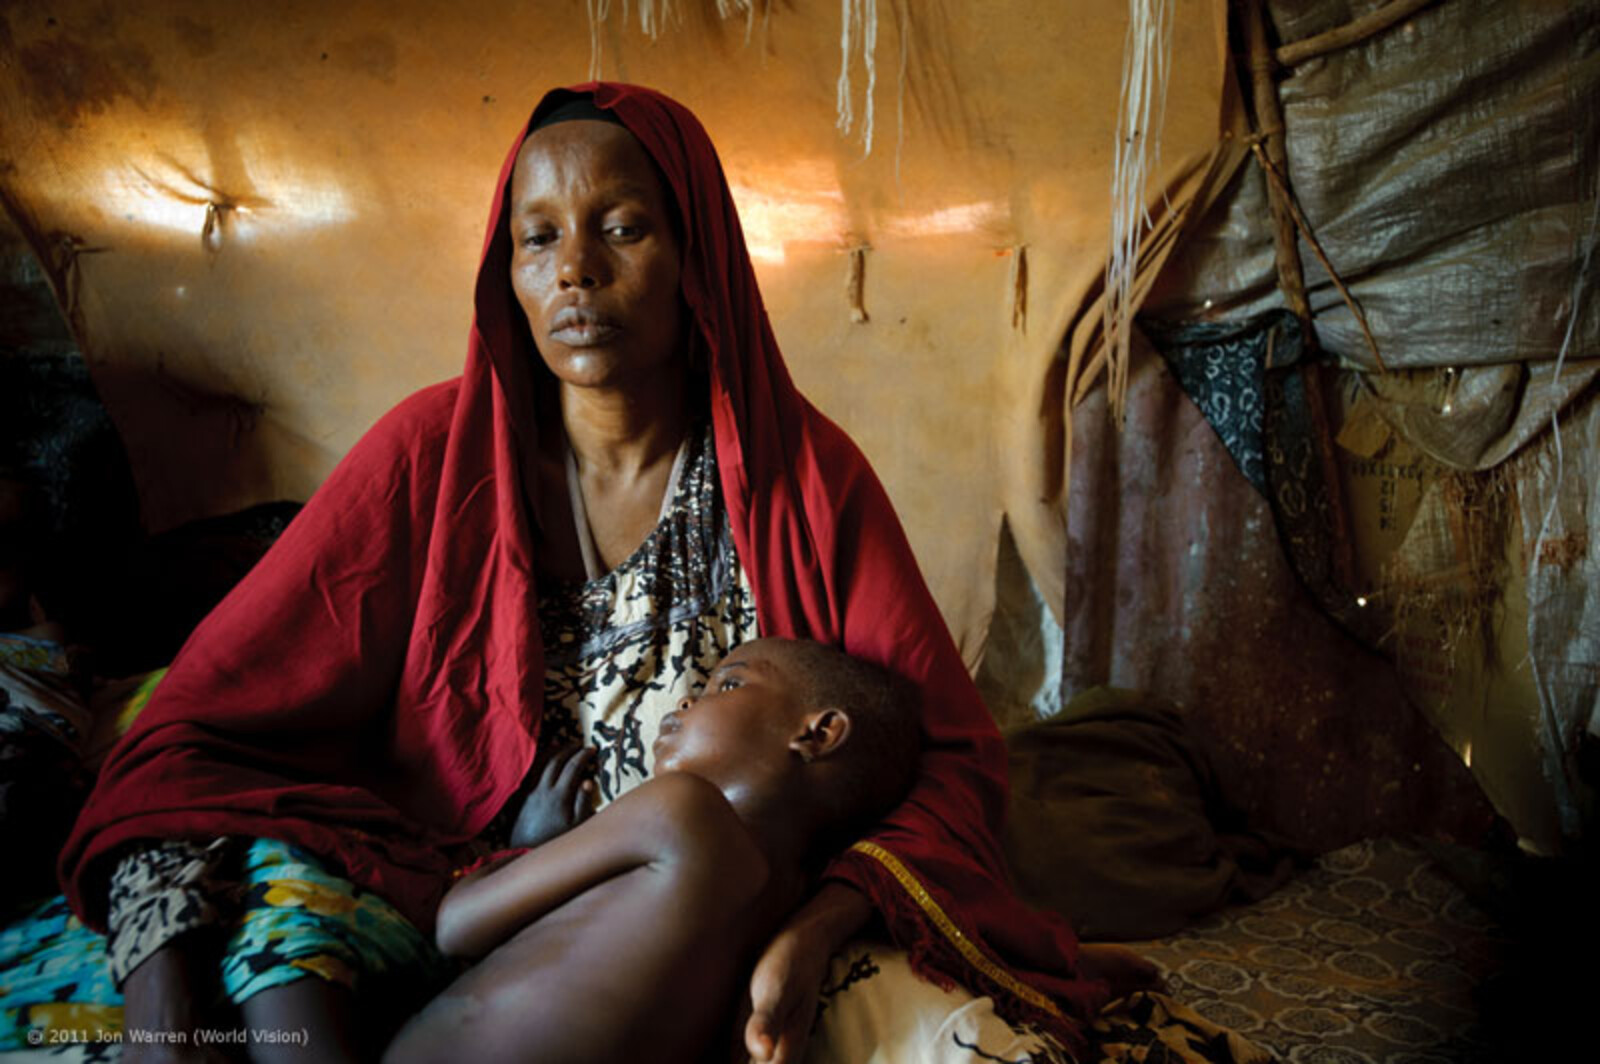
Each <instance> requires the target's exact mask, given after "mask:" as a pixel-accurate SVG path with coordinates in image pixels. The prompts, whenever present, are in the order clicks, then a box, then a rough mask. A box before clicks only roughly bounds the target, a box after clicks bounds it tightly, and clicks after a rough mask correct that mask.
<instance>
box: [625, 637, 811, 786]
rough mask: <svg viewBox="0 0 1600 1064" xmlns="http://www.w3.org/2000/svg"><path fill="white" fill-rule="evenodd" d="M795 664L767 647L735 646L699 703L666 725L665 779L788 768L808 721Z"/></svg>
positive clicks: (658, 755)
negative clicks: (793, 744)
mask: <svg viewBox="0 0 1600 1064" xmlns="http://www.w3.org/2000/svg"><path fill="white" fill-rule="evenodd" d="M788 670H789V663H788V662H787V661H785V660H784V659H783V656H782V655H781V654H779V653H776V652H774V650H773V649H772V647H771V646H770V645H768V644H764V642H763V641H762V640H756V641H755V642H751V643H745V644H743V645H742V646H738V647H735V648H734V649H733V650H731V651H729V652H728V655H727V656H726V657H725V658H723V659H722V660H721V661H720V662H718V663H717V667H716V668H715V669H713V670H712V671H711V675H710V676H709V677H708V678H707V679H706V685H705V689H704V690H703V691H702V692H701V694H700V697H698V698H685V699H684V700H683V701H682V702H680V703H679V704H678V708H677V710H676V711H674V712H672V713H669V714H667V715H666V717H664V718H663V719H662V721H661V735H660V737H659V738H658V739H656V743H655V759H656V771H657V772H671V771H680V772H693V773H694V774H695V775H698V776H703V777H705V778H707V779H711V780H713V781H716V780H718V779H720V778H722V776H723V774H724V772H725V771H726V770H730V769H738V770H739V771H740V773H741V774H748V772H749V771H750V770H752V769H756V768H760V767H762V766H766V765H774V766H775V765H779V764H786V763H787V761H788V759H789V741H790V739H792V738H793V737H794V732H795V728H796V725H797V724H798V723H799V722H800V721H801V719H802V717H803V716H804V711H805V707H804V706H803V705H801V703H800V698H799V695H798V685H797V684H796V683H795V682H794V681H793V679H792V678H791V675H790V673H789V671H788Z"/></svg>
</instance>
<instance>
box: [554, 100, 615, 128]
mask: <svg viewBox="0 0 1600 1064" xmlns="http://www.w3.org/2000/svg"><path fill="white" fill-rule="evenodd" d="M557 122H610V123H611V124H612V125H614V126H620V125H622V119H620V118H618V117H617V116H616V115H615V114H613V113H612V112H610V111H607V110H605V109H604V108H602V107H598V106H596V105H595V102H594V97H593V96H589V95H587V94H586V95H583V96H572V97H570V98H569V99H566V100H563V101H561V102H560V103H558V104H556V105H555V106H554V107H552V108H550V110H548V111H546V112H545V113H544V114H543V115H540V116H539V118H538V119H536V120H535V121H534V123H533V128H534V129H536V130H537V129H543V128H544V127H545V126H553V125H555V124H556V123H557Z"/></svg>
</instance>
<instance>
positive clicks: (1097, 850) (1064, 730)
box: [1006, 687, 1293, 941]
mask: <svg viewBox="0 0 1600 1064" xmlns="http://www.w3.org/2000/svg"><path fill="white" fill-rule="evenodd" d="M1006 740H1007V744H1008V746H1009V748H1010V751H1011V786H1012V794H1011V816H1010V820H1009V823H1008V825H1007V830H1006V848H1007V855H1008V857H1009V859H1010V862H1011V867H1012V872H1013V874H1014V876H1015V878H1016V882H1017V888H1018V890H1019V892H1020V893H1021V894H1022V896H1023V897H1025V898H1027V899H1028V900H1029V901H1030V902H1031V903H1032V904H1034V905H1036V906H1039V907H1041V908H1046V909H1051V910H1054V911H1056V912H1059V913H1062V914H1063V915H1065V916H1067V917H1068V918H1069V919H1070V920H1071V921H1072V922H1073V925H1074V926H1075V927H1076V928H1077V930H1078V934H1079V935H1080V936H1081V937H1083V938H1086V939H1114V940H1123V941H1127V940H1136V939H1144V938H1154V937H1157V936H1160V935H1166V934H1170V933H1172V932H1174V931H1177V930H1179V929H1180V928H1182V927H1184V926H1185V925H1187V924H1188V923H1189V922H1190V921H1191V920H1193V919H1195V918H1197V917H1199V916H1202V915H1204V914H1206V913H1209V912H1211V911H1213V910H1215V909H1217V908H1220V907H1221V906H1223V905H1225V904H1227V903H1228V902H1230V901H1247V900H1256V899H1259V898H1263V897H1265V896H1266V895H1267V894H1269V893H1271V891H1272V890H1273V889H1275V888H1276V887H1277V886H1278V885H1280V884H1281V883H1282V882H1283V881H1284V880H1285V879H1286V878H1287V877H1288V875H1289V873H1290V871H1291V869H1292V864H1293V859H1292V855H1291V854H1290V853H1289V852H1288V850H1287V848H1286V847H1285V846H1283V845H1281V844H1278V843H1275V842H1273V841H1271V840H1268V839H1265V838H1263V837H1261V836H1259V835H1256V834H1251V833H1248V832H1246V831H1244V830H1243V827H1242V825H1240V824H1238V823H1237V818H1236V817H1235V816H1234V815H1232V814H1230V813H1229V812H1228V811H1227V810H1225V809H1224V808H1222V806H1221V803H1220V801H1219V799H1218V796H1217V794H1218V792H1217V788H1216V785H1215V777H1214V774H1213V772H1212V771H1211V769H1210V766H1209V765H1208V764H1207V762H1206V760H1205V758H1204V757H1203V755H1202V754H1201V752H1200V751H1199V750H1198V749H1197V748H1196V747H1195V746H1194V744H1193V743H1192V742H1190V740H1189V737H1188V735H1187V734H1186V731H1185V728H1184V724H1183V718H1182V716H1181V715H1180V714H1179V713H1178V711H1177V710H1176V709H1174V708H1173V707H1171V706H1170V705H1167V704H1165V703H1163V702H1162V701H1161V700H1159V699H1157V698H1155V697H1153V696H1150V695H1145V694H1141V693H1138V692H1134V691H1127V690H1122V689H1118V688H1112V687H1095V688H1091V689H1089V690H1087V691H1084V692H1083V693H1081V694H1079V695H1078V696H1077V697H1076V698H1074V699H1073V700H1072V701H1071V702H1070V703H1069V704H1068V705H1067V706H1066V707H1065V708H1064V709H1062V710H1061V711H1060V712H1059V713H1057V714H1056V715H1055V716H1053V717H1051V718H1049V719H1047V720H1044V721H1040V722H1038V723H1034V724H1027V725H1023V726H1021V727H1017V728H1014V729H1010V730H1008V731H1007V733H1006Z"/></svg>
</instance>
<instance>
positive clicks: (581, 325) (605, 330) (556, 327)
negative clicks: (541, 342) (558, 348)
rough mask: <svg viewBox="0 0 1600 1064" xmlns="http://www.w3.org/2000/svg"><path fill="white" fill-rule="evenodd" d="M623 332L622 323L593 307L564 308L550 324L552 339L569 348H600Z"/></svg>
mask: <svg viewBox="0 0 1600 1064" xmlns="http://www.w3.org/2000/svg"><path fill="white" fill-rule="evenodd" d="M621 332H622V325H621V323H620V322H618V321H617V320H616V319H615V318H611V317H608V316H606V315H604V314H601V313H599V312H598V311H596V310H594V309H593V308H591V307H563V308H562V309H561V310H559V311H557V312H556V317H555V320H554V321H553V322H551V323H550V339H552V340H554V341H555V342H556V343H558V344H564V345H566V346H567V347H599V346H601V345H603V344H607V343H610V342H611V341H612V340H614V339H615V338H616V337H617V336H618V335H620V334H621Z"/></svg>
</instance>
